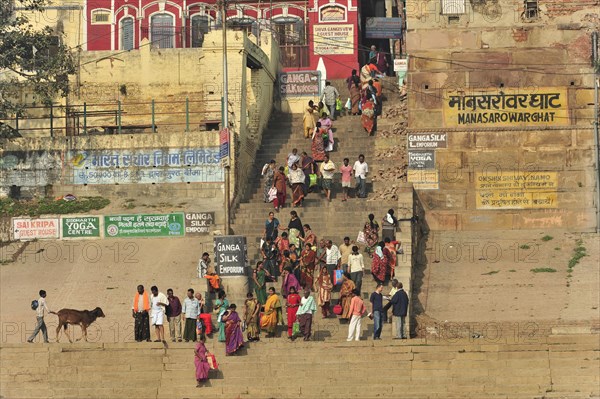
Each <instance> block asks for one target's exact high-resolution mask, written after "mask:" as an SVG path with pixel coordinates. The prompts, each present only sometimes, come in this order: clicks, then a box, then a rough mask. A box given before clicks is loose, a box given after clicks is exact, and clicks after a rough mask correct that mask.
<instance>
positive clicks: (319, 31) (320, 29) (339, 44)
mask: <svg viewBox="0 0 600 399" xmlns="http://www.w3.org/2000/svg"><path fill="white" fill-rule="evenodd" d="M313 35H314V45H315V50H314V52H315V54H316V55H322V54H354V25H352V24H321V25H318V24H317V25H314V26H313Z"/></svg>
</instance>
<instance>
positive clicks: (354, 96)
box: [350, 85, 360, 115]
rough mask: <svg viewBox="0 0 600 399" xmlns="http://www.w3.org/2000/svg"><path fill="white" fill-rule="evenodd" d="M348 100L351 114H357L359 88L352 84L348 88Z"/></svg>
mask: <svg viewBox="0 0 600 399" xmlns="http://www.w3.org/2000/svg"><path fill="white" fill-rule="evenodd" d="M350 102H351V103H352V110H351V112H352V115H357V114H358V111H359V109H358V103H359V102H360V89H359V88H358V87H356V86H354V85H353V86H352V87H351V88H350Z"/></svg>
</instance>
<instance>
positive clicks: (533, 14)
mask: <svg viewBox="0 0 600 399" xmlns="http://www.w3.org/2000/svg"><path fill="white" fill-rule="evenodd" d="M538 15H539V7H538V2H537V0H525V18H527V19H536V18H537V17H538Z"/></svg>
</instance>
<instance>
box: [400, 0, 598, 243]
mask: <svg viewBox="0 0 600 399" xmlns="http://www.w3.org/2000/svg"><path fill="white" fill-rule="evenodd" d="M524 4H525V3H524V2H522V1H508V0H497V1H493V0H492V1H487V2H473V1H468V2H466V12H465V14H461V15H459V16H458V17H457V18H456V16H448V15H442V14H441V9H440V6H441V2H433V1H410V0H409V1H408V2H407V5H406V8H407V26H408V31H407V38H406V41H407V48H408V53H409V54H410V62H409V75H408V91H409V96H408V101H409V105H408V109H409V117H408V134H409V135H410V133H412V132H427V133H439V134H447V140H448V148H447V149H439V150H436V151H435V157H436V159H435V165H436V169H437V171H438V173H439V190H419V191H418V195H419V197H420V199H421V201H422V203H423V207H424V208H425V209H426V213H427V221H428V223H429V226H430V227H431V228H432V229H451V230H452V229H454V230H462V229H468V230H477V229H496V228H498V229H513V228H514V229H517V228H518V229H538V228H550V227H558V228H568V229H571V230H575V231H590V230H593V229H595V227H596V217H595V212H596V208H597V207H598V204H597V203H596V202H597V200H596V199H595V185H596V181H595V178H594V165H595V160H594V139H593V130H592V127H593V125H592V122H593V119H594V108H593V102H594V99H593V79H594V74H593V69H592V68H591V61H590V60H591V32H592V31H594V30H597V27H598V21H599V19H598V18H599V15H600V8H599V7H598V6H599V5H600V3H599V2H598V1H597V0H595V1H593V0H587V1H577V2H573V1H560V2H559V1H549V2H542V1H540V2H539V10H538V13H537V17H536V18H527V16H526V14H525V13H524V11H525V10H524ZM550 92H556V93H561V94H560V98H561V100H560V101H561V106H560V109H561V110H562V112H563V113H562V114H561V113H560V112H557V113H556V114H555V115H554V116H553V117H552V120H551V121H550V122H548V123H529V122H528V121H525V122H521V123H512V124H511V123H500V122H494V123H485V124H482V123H466V124H464V125H460V123H459V124H457V123H456V120H452V118H451V117H450V116H449V115H450V111H449V110H450V109H451V108H453V107H452V106H451V105H450V104H451V98H452V96H463V97H464V96H469V95H478V94H490V93H491V94H496V95H498V94H499V95H501V96H502V97H503V96H504V94H506V95H507V98H508V96H509V95H512V94H515V93H518V94H523V95H528V96H529V97H528V99H532V95H534V94H537V95H539V94H540V93H550ZM502 101H504V97H503V98H502ZM528 101H529V100H528ZM503 104H504V103H503ZM530 104H531V103H528V106H529V108H530V109H531V108H532V107H531V106H530ZM470 105H472V104H468V105H467V108H465V109H466V111H465V112H474V111H472V110H470V109H468V108H470ZM477 107H480V105H479V104H477ZM524 108H527V106H525V107H524ZM473 109H474V108H473ZM483 109H484V111H485V110H494V108H489V105H488V106H487V108H486V105H484V108H483ZM515 109H516V108H510V107H507V108H504V109H500V110H497V111H489V112H500V113H508V114H511V113H512V114H514V113H515V112H517V111H515ZM478 111H479V112H482V111H481V107H480V108H479V110H478ZM534 111H536V112H537V111H540V113H541V112H546V111H552V112H554V111H555V110H554V109H551V107H546V108H544V107H539V109H535V110H534ZM518 112H521V111H518ZM486 174H487V175H489V176H495V175H498V176H507V175H512V176H516V175H520V176H521V177H522V179H526V178H528V177H532V176H533V178H542V177H541V176H545V177H547V178H548V179H549V180H552V181H553V182H554V183H553V184H554V186H553V188H551V189H547V190H545V191H546V192H547V193H549V194H548V195H547V196H546V198H545V204H542V205H540V203H543V202H544V201H541V202H540V201H538V200H536V198H537V196H538V194H537V193H535V192H534V191H535V189H534V190H529V189H526V188H524V187H521V188H520V189H519V188H517V189H516V190H512V191H510V190H509V191H502V190H496V189H495V188H493V189H491V192H488V193H487V194H486V195H488V199H489V202H490V203H492V202H495V203H498V202H501V201H502V198H505V199H506V201H509V200H511V201H512V200H513V199H515V198H517V197H519V196H521V198H524V197H529V200H528V201H525V202H523V203H521V205H523V204H525V205H524V206H521V205H514V204H513V205H506V206H498V207H496V209H494V207H493V206H491V205H490V206H487V204H488V201H487V200H486V199H485V198H484V197H485V195H480V194H482V193H481V192H478V191H477V190H480V191H481V188H482V186H481V180H480V183H478V179H480V178H481V176H482V175H486ZM503 178H504V177H500V179H503ZM519 191H520V192H519ZM516 202H518V201H515V203H516ZM505 203H506V204H508V202H505Z"/></svg>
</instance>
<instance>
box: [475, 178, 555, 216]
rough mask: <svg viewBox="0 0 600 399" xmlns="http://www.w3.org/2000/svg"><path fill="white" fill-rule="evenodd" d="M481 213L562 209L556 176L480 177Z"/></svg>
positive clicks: (479, 202) (479, 206)
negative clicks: (559, 203) (558, 200)
mask: <svg viewBox="0 0 600 399" xmlns="http://www.w3.org/2000/svg"><path fill="white" fill-rule="evenodd" d="M475 189H476V194H475V195H476V206H477V209H544V208H556V207H557V206H558V202H557V195H556V192H557V190H558V178H557V175H556V172H523V171H504V172H499V173H476V174H475Z"/></svg>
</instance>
